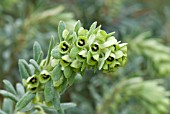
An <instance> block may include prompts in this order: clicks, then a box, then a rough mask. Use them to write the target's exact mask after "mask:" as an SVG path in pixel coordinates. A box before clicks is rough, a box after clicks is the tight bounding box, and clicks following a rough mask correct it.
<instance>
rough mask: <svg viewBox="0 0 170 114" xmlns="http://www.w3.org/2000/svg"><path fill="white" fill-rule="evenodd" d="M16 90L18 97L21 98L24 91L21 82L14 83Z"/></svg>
mask: <svg viewBox="0 0 170 114" xmlns="http://www.w3.org/2000/svg"><path fill="white" fill-rule="evenodd" d="M16 90H17V94H18V96H19V98H21V97H22V96H23V95H24V93H25V89H24V86H23V85H22V84H21V83H17V84H16Z"/></svg>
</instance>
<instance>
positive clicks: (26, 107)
mask: <svg viewBox="0 0 170 114" xmlns="http://www.w3.org/2000/svg"><path fill="white" fill-rule="evenodd" d="M33 107H34V105H33V104H32V103H31V102H30V103H28V104H27V105H26V106H25V107H24V108H22V109H21V110H20V111H21V112H27V111H30V110H31V109H32V108H33Z"/></svg>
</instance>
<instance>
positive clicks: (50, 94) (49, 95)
mask: <svg viewBox="0 0 170 114" xmlns="http://www.w3.org/2000/svg"><path fill="white" fill-rule="evenodd" d="M54 91H55V90H54V87H53V84H52V81H51V80H50V81H48V82H47V83H46V84H45V88H44V98H45V101H46V102H50V101H52V100H53V98H54Z"/></svg>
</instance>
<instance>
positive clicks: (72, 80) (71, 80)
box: [67, 72, 76, 86]
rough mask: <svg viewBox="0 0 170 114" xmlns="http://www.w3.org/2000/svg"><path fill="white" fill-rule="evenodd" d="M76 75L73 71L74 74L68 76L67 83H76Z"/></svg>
mask: <svg viewBox="0 0 170 114" xmlns="http://www.w3.org/2000/svg"><path fill="white" fill-rule="evenodd" d="M75 76H76V73H75V72H73V73H72V76H70V77H69V78H67V84H68V85H69V86H71V85H72V84H73V83H74V80H75Z"/></svg>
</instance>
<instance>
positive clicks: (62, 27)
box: [58, 21, 66, 42]
mask: <svg viewBox="0 0 170 114" xmlns="http://www.w3.org/2000/svg"><path fill="white" fill-rule="evenodd" d="M65 28H66V25H65V23H64V22H63V21H60V22H59V25H58V37H59V42H61V41H63V38H62V34H63V31H64V29H65Z"/></svg>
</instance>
